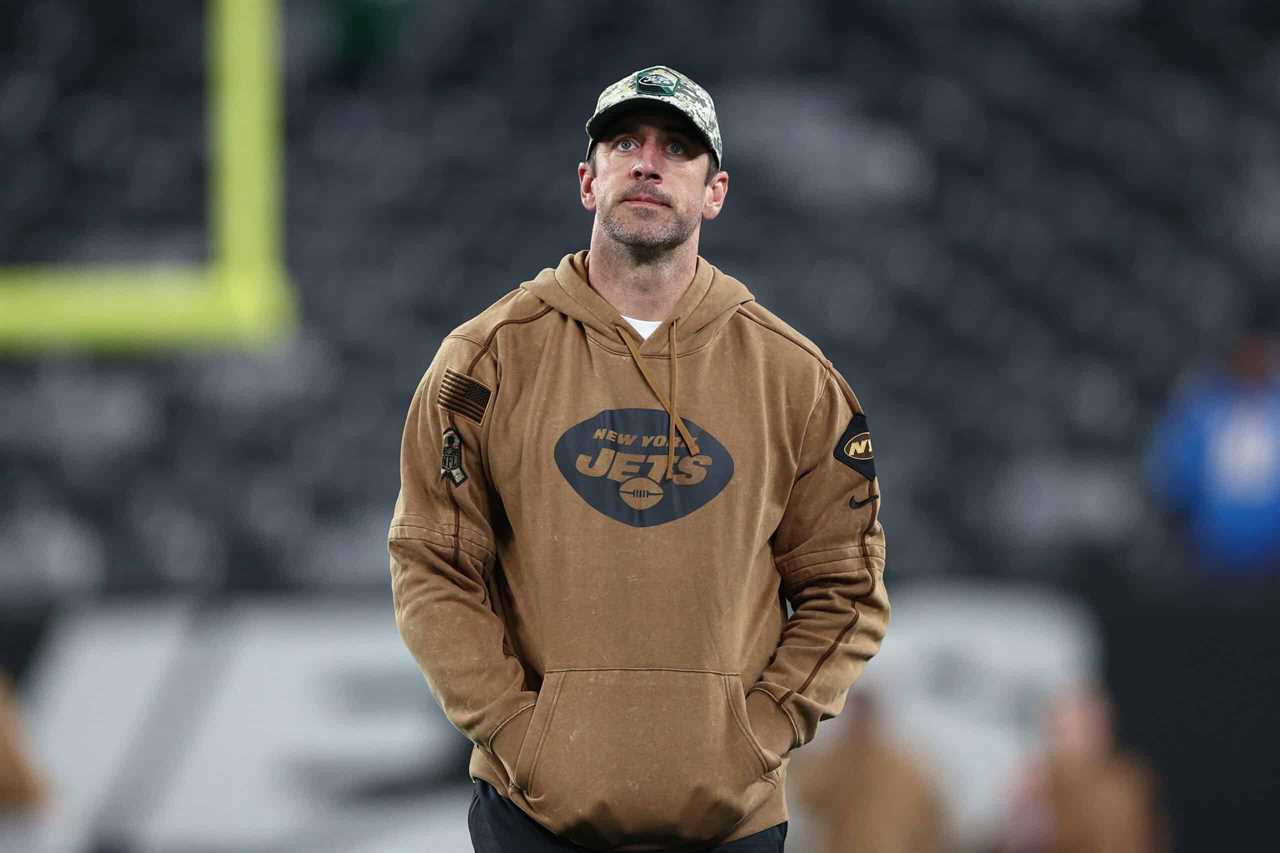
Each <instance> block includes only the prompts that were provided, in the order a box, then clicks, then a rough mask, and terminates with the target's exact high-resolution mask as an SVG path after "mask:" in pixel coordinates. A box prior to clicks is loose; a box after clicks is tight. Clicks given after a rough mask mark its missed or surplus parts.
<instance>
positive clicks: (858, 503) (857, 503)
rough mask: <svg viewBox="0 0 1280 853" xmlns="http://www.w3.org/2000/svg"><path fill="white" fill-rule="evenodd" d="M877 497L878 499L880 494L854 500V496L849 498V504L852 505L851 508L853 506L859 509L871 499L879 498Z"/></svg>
mask: <svg viewBox="0 0 1280 853" xmlns="http://www.w3.org/2000/svg"><path fill="white" fill-rule="evenodd" d="M879 499H880V496H879V495H872V496H871V497H869V498H867V499H866V500H865V501H860V500H855V499H854V498H849V506H851V507H852V508H854V509H861V508H862V507H864V506H866V505H867V504H869V503H871V502H872V501H875V500H879Z"/></svg>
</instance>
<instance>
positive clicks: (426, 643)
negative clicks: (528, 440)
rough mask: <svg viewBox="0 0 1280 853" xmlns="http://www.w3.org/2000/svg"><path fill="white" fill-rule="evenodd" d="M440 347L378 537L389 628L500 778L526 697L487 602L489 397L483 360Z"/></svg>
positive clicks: (459, 344)
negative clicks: (391, 615) (391, 609)
mask: <svg viewBox="0 0 1280 853" xmlns="http://www.w3.org/2000/svg"><path fill="white" fill-rule="evenodd" d="M479 352H480V347H479V346H478V345H477V344H475V343H474V342H473V341H471V340H469V339H466V338H461V337H453V336H451V337H448V338H445V340H444V342H443V343H442V344H441V346H440V350H439V352H438V353H437V354H436V357H435V359H434V360H433V361H432V363H431V366H430V367H429V368H428V369H427V372H426V375H425V376H424V377H423V379H422V381H421V382H420V383H419V385H418V388H417V391H416V392H415V393H414V395H413V400H412V401H411V402H410V404H409V414H408V418H407V419H406V422H405V428H404V437H403V441H402V443H401V450H400V494H399V497H398V498H397V499H396V505H395V512H394V516H393V518H392V520H391V529H390V532H389V534H388V550H389V551H390V554H391V591H392V600H393V603H394V606H395V618H396V626H397V628H398V629H399V631H400V636H401V637H402V638H403V640H404V643H405V645H406V646H407V647H408V648H409V651H410V652H412V653H413V656H414V658H415V659H416V660H417V662H418V666H419V667H420V668H421V669H422V672H423V674H424V675H425V677H426V681H427V684H428V686H429V687H430V688H431V693H432V695H434V696H435V698H436V701H437V702H439V703H440V707H441V708H442V709H443V711H444V713H445V716H446V717H447V718H448V719H449V722H451V723H452V724H453V725H454V726H455V727H456V728H457V729H458V730H459V731H461V732H462V733H463V734H465V735H466V736H467V737H468V738H469V739H470V740H471V741H472V742H473V743H475V744H477V745H478V746H480V747H481V748H483V749H485V750H488V751H489V752H490V754H492V755H494V756H495V757H496V760H498V761H500V762H501V764H502V766H503V769H505V770H506V771H507V772H508V776H509V775H510V773H511V770H512V768H514V766H515V761H516V755H517V753H518V751H519V748H520V744H521V741H522V740H523V735H524V731H525V730H526V729H527V728H528V725H529V716H530V715H529V714H528V713H525V712H526V711H529V710H531V709H532V708H533V705H534V702H535V700H536V699H537V694H536V693H535V692H532V691H529V690H526V689H524V668H523V667H522V666H521V664H520V662H519V660H517V659H516V658H515V657H514V656H513V655H512V654H510V652H509V648H510V646H509V644H508V643H507V640H506V636H505V630H504V627H503V622H502V620H501V619H500V618H499V617H498V615H497V614H496V613H495V611H494V608H493V606H492V603H491V601H490V597H489V587H488V584H487V581H488V575H489V573H491V572H492V571H493V568H494V564H495V561H494V554H495V551H494V536H493V524H492V518H493V515H492V514H493V513H494V512H501V511H502V509H501V503H500V501H499V500H498V499H497V497H496V495H495V494H494V491H493V489H492V488H491V487H490V485H489V483H488V482H487V479H486V474H485V466H484V464H483V454H484V452H485V451H484V447H485V441H486V439H487V435H488V425H489V422H490V421H492V416H493V412H492V405H491V400H492V397H493V396H494V394H495V393H496V392H497V381H496V380H497V375H498V374H497V368H496V365H494V364H493V363H492V359H486V360H482V361H483V363H481V364H478V365H477V364H473V362H474V361H476V358H475V357H476V355H477V353H479Z"/></svg>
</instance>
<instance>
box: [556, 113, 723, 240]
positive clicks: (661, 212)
mask: <svg viewBox="0 0 1280 853" xmlns="http://www.w3.org/2000/svg"><path fill="white" fill-rule="evenodd" d="M712 159H713V158H712V154H711V151H710V150H709V149H708V148H707V146H706V145H705V144H704V143H703V142H702V141H701V140H700V139H699V137H698V135H697V132H696V131H695V130H694V129H693V128H692V127H691V126H690V125H689V123H688V122H687V121H686V120H684V119H682V118H680V117H679V116H677V115H675V114H674V113H670V112H666V111H663V110H646V111H642V112H635V113H631V114H629V115H626V116H624V117H622V118H621V119H619V120H618V121H617V122H615V123H614V124H613V126H612V127H610V128H609V130H608V131H607V132H606V133H605V134H604V135H603V136H602V137H601V138H600V139H599V141H598V142H597V143H596V148H595V157H594V162H595V168H594V169H593V168H592V167H591V164H589V163H582V164H579V166H578V181H579V185H580V186H579V188H580V191H581V195H582V205H583V207H585V208H586V209H587V210H591V211H594V212H595V213H596V216H597V218H598V219H599V222H600V226H601V227H602V228H603V229H604V232H605V233H606V234H607V235H608V236H609V237H611V238H612V239H614V240H616V241H617V242H619V243H621V244H623V245H625V246H629V247H632V248H634V249H639V250H643V251H648V252H659V253H660V252H666V251H670V250H672V249H674V248H676V247H677V246H680V245H683V244H684V242H685V241H687V240H688V239H689V238H690V237H691V236H692V235H693V234H694V232H695V231H697V230H698V226H699V224H700V223H701V221H702V220H703V219H714V218H715V217H716V216H718V215H719V213H720V208H721V206H722V205H723V204H724V197H725V193H726V192H727V191H728V185H729V175H728V174H727V173H726V172H721V171H716V172H714V177H713V178H712V180H711V181H710V182H708V181H707V170H708V168H709V167H710V165H711V161H712Z"/></svg>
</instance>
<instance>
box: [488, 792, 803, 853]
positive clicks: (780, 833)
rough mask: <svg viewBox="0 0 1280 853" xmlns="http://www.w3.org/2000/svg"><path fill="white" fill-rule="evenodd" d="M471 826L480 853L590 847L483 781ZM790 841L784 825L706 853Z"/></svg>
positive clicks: (740, 852) (767, 852) (547, 852)
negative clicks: (562, 834)
mask: <svg viewBox="0 0 1280 853" xmlns="http://www.w3.org/2000/svg"><path fill="white" fill-rule="evenodd" d="M467 826H468V827H469V828H470V829H471V844H472V846H474V847H475V851H476V853H563V851H585V850H587V848H586V847H579V846H578V845H577V844H570V843H569V842H568V841H565V840H564V839H562V838H560V837H559V836H557V835H555V834H553V833H551V832H549V831H547V828H546V827H545V826H542V825H540V824H539V823H538V822H537V821H535V820H533V819H531V818H530V817H529V816H528V815H527V814H525V813H524V812H522V811H520V808H519V807H518V806H517V805H516V804H515V803H513V802H511V801H510V800H508V799H507V798H506V797H504V796H502V795H501V794H499V793H498V792H497V791H495V790H494V789H493V786H492V785H490V784H489V783H488V782H486V781H484V780H483V779H477V780H475V793H474V794H473V795H472V797H471V810H470V811H469V812H468V813H467ZM786 839H787V824H786V822H785V821H784V822H783V823H780V824H778V825H777V826H771V827H769V828H768V829H766V830H764V831H763V832H757V833H756V834H755V835H748V836H747V837H746V838H739V839H738V840H737V841H730V842H729V843H728V844H722V845H721V846H719V847H714V848H708V849H707V851H706V853H720V851H727V853H783V850H782V845H783V842H784V841H786Z"/></svg>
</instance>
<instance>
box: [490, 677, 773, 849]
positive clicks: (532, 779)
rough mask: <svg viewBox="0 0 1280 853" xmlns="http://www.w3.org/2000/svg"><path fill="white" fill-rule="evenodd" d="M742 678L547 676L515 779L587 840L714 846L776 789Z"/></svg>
mask: <svg viewBox="0 0 1280 853" xmlns="http://www.w3.org/2000/svg"><path fill="white" fill-rule="evenodd" d="M780 764H781V760H780V759H779V758H778V757H777V756H776V755H774V754H773V753H771V752H766V751H765V750H764V749H762V748H761V747H760V745H759V743H758V742H757V741H756V739H755V737H754V736H753V735H752V733H751V729H750V727H749V724H748V722H747V708H746V699H745V697H744V696H743V692H742V682H741V681H740V680H739V678H738V676H737V675H734V674H728V673H718V672H700V671H686V670H670V669H560V670H548V671H547V672H546V673H545V676H544V680H543V683H542V689H541V691H540V692H539V695H538V701H537V705H536V706H535V708H534V710H533V715H532V718H531V719H530V722H529V730H528V733H527V734H526V735H525V738H524V743H523V744H522V746H521V748H520V754H519V756H518V758H517V759H516V768H515V779H514V782H515V785H516V787H517V788H519V789H520V790H521V791H523V792H524V795H525V799H526V800H527V801H528V803H529V805H530V807H531V808H532V810H533V811H534V812H535V813H536V814H537V815H538V816H539V817H540V818H541V820H542V823H543V824H544V825H545V826H546V827H547V828H548V829H550V830H551V831H552V832H555V833H557V834H558V835H562V836H564V837H565V838H568V839H569V840H571V841H574V842H576V843H578V844H582V845H584V846H587V847H593V848H597V849H608V848H611V847H613V846H616V845H619V844H622V843H624V842H626V843H628V844H629V845H634V844H646V843H652V844H655V845H658V844H679V843H681V842H687V841H705V840H710V839H714V838H717V837H720V836H722V835H725V834H727V833H728V832H730V831H731V830H732V829H733V828H734V827H735V826H737V825H738V824H739V823H740V822H741V821H742V820H743V818H745V817H746V816H747V815H749V814H751V813H752V812H753V811H754V810H755V809H756V808H757V807H758V806H759V805H760V804H761V803H763V802H764V801H765V800H766V799H767V798H768V797H769V795H770V794H772V793H773V790H774V788H775V787H776V785H777V774H776V772H775V771H776V770H777V768H778V767H779V766H780Z"/></svg>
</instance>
